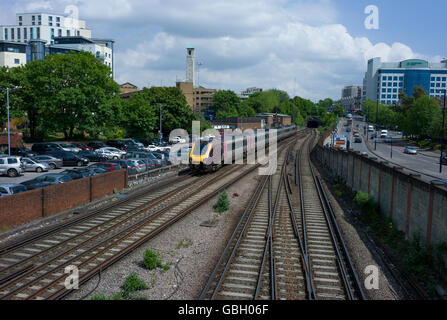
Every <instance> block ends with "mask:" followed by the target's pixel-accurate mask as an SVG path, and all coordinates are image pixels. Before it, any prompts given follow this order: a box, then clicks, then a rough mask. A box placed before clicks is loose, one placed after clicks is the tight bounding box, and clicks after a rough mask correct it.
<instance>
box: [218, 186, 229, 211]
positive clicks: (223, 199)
mask: <svg viewBox="0 0 447 320" xmlns="http://www.w3.org/2000/svg"><path fill="white" fill-rule="evenodd" d="M229 209H230V200H228V194H227V191H225V190H224V191H222V192H221V193H220V195H219V199H218V200H217V203H216V205H215V206H214V211H215V212H217V213H224V212H226V211H228V210H229Z"/></svg>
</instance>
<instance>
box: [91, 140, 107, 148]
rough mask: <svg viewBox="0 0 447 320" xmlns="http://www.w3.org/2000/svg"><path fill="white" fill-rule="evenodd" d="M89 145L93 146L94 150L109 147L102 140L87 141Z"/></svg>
mask: <svg viewBox="0 0 447 320" xmlns="http://www.w3.org/2000/svg"><path fill="white" fill-rule="evenodd" d="M87 146H88V147H90V148H92V149H93V150H97V149H101V148H107V146H106V145H105V144H104V143H103V142H100V141H93V142H89V143H87Z"/></svg>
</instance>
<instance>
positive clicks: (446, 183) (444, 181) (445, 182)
mask: <svg viewBox="0 0 447 320" xmlns="http://www.w3.org/2000/svg"><path fill="white" fill-rule="evenodd" d="M434 182H441V183H443V184H445V187H446V188H447V180H434Z"/></svg>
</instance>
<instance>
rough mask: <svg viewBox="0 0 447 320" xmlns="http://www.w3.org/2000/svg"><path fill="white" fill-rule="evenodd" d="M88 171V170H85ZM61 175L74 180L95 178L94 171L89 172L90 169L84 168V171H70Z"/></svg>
mask: <svg viewBox="0 0 447 320" xmlns="http://www.w3.org/2000/svg"><path fill="white" fill-rule="evenodd" d="M85 169H87V170H85ZM61 174H65V175H67V176H70V177H71V178H72V179H73V180H78V179H83V178H88V177H91V176H93V175H94V174H93V171H91V170H88V168H84V170H78V169H68V170H64V171H62V172H61Z"/></svg>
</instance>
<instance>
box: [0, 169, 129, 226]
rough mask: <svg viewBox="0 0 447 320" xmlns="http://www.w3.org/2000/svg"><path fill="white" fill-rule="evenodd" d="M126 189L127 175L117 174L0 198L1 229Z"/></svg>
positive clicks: (112, 173) (113, 173)
mask: <svg viewBox="0 0 447 320" xmlns="http://www.w3.org/2000/svg"><path fill="white" fill-rule="evenodd" d="M126 186H127V171H126V170H120V171H115V172H110V173H106V174H102V175H99V176H94V177H89V178H85V179H80V180H75V181H70V182H68V183H64V184H58V185H54V186H49V187H46V188H42V189H38V190H32V191H28V192H24V193H20V194H17V195H13V196H9V197H1V198H0V228H2V227H7V228H13V227H16V226H19V225H21V224H24V223H27V222H30V221H33V220H36V219H39V218H43V217H49V216H51V215H54V214H57V213H60V212H63V211H66V210H70V209H73V208H76V207H78V206H80V205H83V204H86V203H89V202H91V201H93V200H96V199H99V198H102V197H104V196H106V195H108V194H112V193H113V190H114V189H117V190H118V191H121V190H122V189H124V188H125V187H126Z"/></svg>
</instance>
